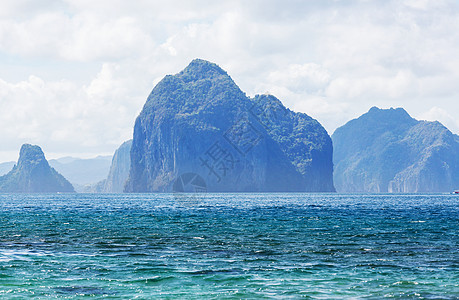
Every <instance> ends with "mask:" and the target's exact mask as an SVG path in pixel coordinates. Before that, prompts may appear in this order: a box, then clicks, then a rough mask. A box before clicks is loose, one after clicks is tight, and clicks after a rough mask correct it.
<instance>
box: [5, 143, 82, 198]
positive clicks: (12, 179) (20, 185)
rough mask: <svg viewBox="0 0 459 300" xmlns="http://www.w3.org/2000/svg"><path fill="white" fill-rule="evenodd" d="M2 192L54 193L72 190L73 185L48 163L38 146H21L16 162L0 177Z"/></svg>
mask: <svg viewBox="0 0 459 300" xmlns="http://www.w3.org/2000/svg"><path fill="white" fill-rule="evenodd" d="M0 192H3V193H55V192H70V193H72V192H74V189H73V186H72V185H71V184H70V182H68V181H67V180H66V179H65V178H64V177H63V176H62V175H60V174H59V173H57V172H56V170H54V169H53V168H51V167H50V166H49V164H48V161H47V160H46V159H45V155H44V154H43V151H42V150H41V148H40V147H38V146H32V145H28V144H25V145H23V146H22V147H21V151H20V154H19V160H18V163H17V164H16V165H15V166H14V167H13V169H12V170H11V171H10V172H9V173H8V174H6V175H4V176H2V177H0Z"/></svg>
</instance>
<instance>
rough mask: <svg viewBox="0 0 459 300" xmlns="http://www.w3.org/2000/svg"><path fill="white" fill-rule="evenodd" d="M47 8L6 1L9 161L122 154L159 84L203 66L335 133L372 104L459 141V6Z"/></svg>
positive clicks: (5, 148) (2, 58)
mask: <svg viewBox="0 0 459 300" xmlns="http://www.w3.org/2000/svg"><path fill="white" fill-rule="evenodd" d="M37 3H38V2H37V1H32V0H5V1H2V2H1V4H0V63H2V70H0V76H1V78H2V79H0V109H1V111H2V112H8V113H2V114H0V126H1V127H0V128H1V129H0V139H1V140H2V141H4V143H2V144H1V145H0V152H1V153H12V152H13V151H15V150H16V151H17V150H18V149H19V146H20V144H21V143H22V142H34V143H38V144H41V145H46V149H48V151H50V152H54V153H56V154H58V153H62V154H67V153H81V155H83V154H86V155H88V154H90V153H93V154H94V155H95V154H97V153H100V152H111V151H113V150H114V149H115V148H116V145H117V144H119V143H121V142H123V140H125V139H127V138H129V136H130V134H131V133H132V126H133V123H134V119H135V117H136V115H137V114H138V113H139V111H140V110H141V108H142V106H143V103H144V102H145V100H146V98H147V96H148V93H149V92H150V90H151V89H152V88H153V86H154V84H156V83H157V82H158V81H159V80H160V79H161V78H162V77H163V76H164V75H166V74H174V73H176V72H178V71H180V70H181V69H183V68H184V67H185V66H186V65H187V64H188V62H189V61H190V60H191V59H193V58H196V57H199V58H203V59H208V60H211V61H213V62H216V63H217V64H219V65H220V66H221V67H222V68H224V69H225V70H227V71H228V73H229V74H230V75H231V76H232V77H233V79H234V80H235V82H236V83H237V84H238V85H239V86H240V87H241V89H242V90H243V91H245V92H247V93H248V94H249V95H254V94H256V93H264V92H265V91H269V92H271V93H272V94H274V95H275V96H277V97H278V98H280V99H281V100H282V101H283V102H284V103H285V104H286V105H287V106H288V107H290V108H292V109H295V110H300V111H302V112H305V113H308V114H310V115H311V116H313V117H315V118H317V119H319V121H320V122H321V123H322V124H324V125H325V127H326V128H327V130H328V131H329V132H330V133H332V132H333V131H334V129H335V128H336V127H337V126H340V125H342V124H343V123H344V122H346V121H347V120H349V119H351V118H354V117H357V116H358V115H359V114H361V113H363V112H365V111H366V110H368V108H370V107H371V106H374V105H378V106H381V107H390V106H403V107H405V108H406V109H407V110H408V111H409V112H410V113H411V114H412V115H413V116H416V117H424V118H428V119H434V118H437V119H439V120H440V121H442V122H444V123H445V125H447V126H450V127H451V129H452V130H453V131H455V132H456V133H457V132H459V127H458V126H457V122H454V118H452V117H451V116H455V115H457V112H459V101H458V97H459V91H458V90H457V82H459V56H457V49H458V47H459V4H458V3H457V2H456V1H437V0H435V1H432V0H430V1H429V0H422V1H411V0H406V1H395V0H394V1H358V0H355V1H322V0H320V1H319V0H313V1H299V0H287V1H278V0H269V1H261V0H256V1H249V2H247V1H208V0H195V1H186V2H184V1H179V0H172V1H148V0H137V1H122V0H114V1H113V0H111V1H108V0H101V1H89V0H44V1H40V3H39V4H37ZM17 78H20V80H18V79H17ZM446 112H447V115H446V114H445V113H446ZM12 124H14V125H12ZM1 153H0V155H1ZM5 155H6V154H5ZM5 157H6V156H5ZM3 160H6V159H5V158H4V159H2V156H0V161H3Z"/></svg>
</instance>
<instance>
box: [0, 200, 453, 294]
mask: <svg viewBox="0 0 459 300" xmlns="http://www.w3.org/2000/svg"><path fill="white" fill-rule="evenodd" d="M458 229H459V196H454V195H337V194H325V195H324V194H205V195H203V196H200V197H188V196H187V195H185V196H177V195H171V194H148V195H143V194H134V195H130V194H129V195H125V194H120V195H91V194H71V195H8V194H0V298H2V299H8V298H15V299H20V298H25V297H38V298H43V299H48V298H54V297H55V298H80V297H81V296H95V297H96V298H105V297H106V298H110V299H116V298H130V299H132V298H140V299H152V298H170V299H173V298H184V299H202V298H206V299H209V298H211V299H212V298H228V299H231V298H243V299H246V298H276V299H277V298H285V299H297V298H300V297H304V298H311V299H329V298H335V299H340V298H369V299H373V298H374V299H379V298H382V297H396V298H408V299H418V298H419V299H458V298H459V255H458V254H459V253H458V249H459V236H458V231H459V230H458Z"/></svg>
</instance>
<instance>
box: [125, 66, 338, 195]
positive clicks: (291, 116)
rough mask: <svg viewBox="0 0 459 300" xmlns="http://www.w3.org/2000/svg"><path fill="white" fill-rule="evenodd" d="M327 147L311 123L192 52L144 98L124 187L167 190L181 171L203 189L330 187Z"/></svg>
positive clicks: (329, 150) (329, 146) (323, 133)
mask: <svg viewBox="0 0 459 300" xmlns="http://www.w3.org/2000/svg"><path fill="white" fill-rule="evenodd" d="M292 136H293V137H292ZM287 141H291V142H292V143H293V144H292V145H289V143H288V142H287ZM298 152H302V153H301V155H300V156H299V157H295V156H296V153H298ZM303 152H304V153H303ZM332 152H333V149H332V143H331V139H330V137H329V136H328V134H327V132H326V131H325V129H324V128H323V127H322V126H321V125H320V124H319V122H317V121H315V120H313V119H312V118H310V117H308V116H306V115H305V114H298V113H294V112H292V111H289V110H287V109H286V108H285V107H284V106H283V105H282V103H281V102H280V101H279V100H277V99H275V98H274V97H268V96H257V97H255V98H254V99H249V98H248V97H246V95H245V94H244V93H243V92H242V91H241V90H240V89H239V87H238V86H237V85H236V84H235V83H234V81H233V80H232V79H231V77H230V76H229V75H228V74H227V73H226V72H225V71H224V70H222V69H221V68H220V67H219V66H217V65H216V64H214V63H210V62H207V61H204V60H199V59H196V60H193V61H192V62H191V63H190V64H189V65H188V66H187V67H186V68H185V69H184V70H183V71H181V72H180V73H178V74H176V75H168V76H166V77H165V78H164V79H163V80H161V82H159V83H158V84H157V85H156V86H155V88H154V89H153V91H152V92H151V94H150V96H149V97H148V99H147V102H146V103H145V105H144V107H143V110H142V112H141V113H140V115H139V117H138V118H137V120H136V122H135V127H134V139H133V142H132V149H131V169H130V173H129V178H128V181H127V183H126V187H125V191H127V192H170V191H172V190H173V184H174V182H175V181H176V180H178V178H179V177H180V176H181V175H183V174H187V173H196V174H197V175H199V176H200V177H202V178H203V180H204V181H205V182H206V188H207V190H208V191H234V192H243V191H334V188H333V178H332V171H333V167H332ZM318 179H319V180H318Z"/></svg>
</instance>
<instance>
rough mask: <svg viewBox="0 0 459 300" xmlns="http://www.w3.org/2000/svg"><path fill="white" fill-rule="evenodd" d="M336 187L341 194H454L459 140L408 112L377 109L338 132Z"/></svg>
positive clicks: (335, 140)
mask: <svg viewBox="0 0 459 300" xmlns="http://www.w3.org/2000/svg"><path fill="white" fill-rule="evenodd" d="M332 139H333V145H334V163H335V173H334V183H335V186H336V189H337V191H338V192H366V193H386V192H389V193H423V192H429V193H432V192H452V191H453V190H454V189H458V184H459V155H458V153H459V136H457V135H455V134H453V133H452V132H451V131H449V130H448V129H447V128H446V127H445V126H443V125H442V124H441V123H439V122H428V121H418V120H416V119H414V118H412V117H411V116H410V115H409V114H408V113H407V112H406V111H405V110H404V109H402V108H397V109H379V108H377V107H373V108H372V109H370V111H369V112H368V113H366V114H364V115H362V116H361V117H359V118H357V119H355V120H351V121H349V122H348V123H347V124H345V125H344V126H342V127H340V128H338V129H337V130H336V131H335V133H334V134H333V136H332Z"/></svg>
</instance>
